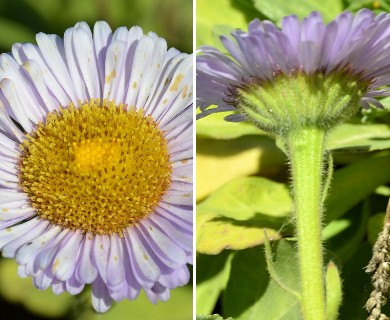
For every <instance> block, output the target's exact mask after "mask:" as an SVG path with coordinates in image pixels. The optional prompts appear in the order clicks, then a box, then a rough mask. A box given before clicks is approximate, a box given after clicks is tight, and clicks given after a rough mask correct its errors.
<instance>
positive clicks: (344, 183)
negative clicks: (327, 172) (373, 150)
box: [325, 152, 390, 223]
mask: <svg viewBox="0 0 390 320" xmlns="http://www.w3.org/2000/svg"><path fill="white" fill-rule="evenodd" d="M389 163H390V154H389V153H387V152H386V153H381V154H376V155H374V156H372V157H370V158H367V159H363V160H360V161H358V162H355V163H353V164H351V165H349V166H346V167H344V168H342V169H339V170H337V171H336V172H335V174H334V179H333V183H332V184H331V190H330V192H329V197H328V198H327V201H326V202H325V208H327V211H326V216H325V220H326V222H327V223H329V222H330V221H332V220H335V219H337V218H339V217H341V216H343V215H344V214H345V213H346V212H347V211H348V210H350V209H351V208H352V207H354V206H355V205H356V204H357V203H359V202H360V201H362V200H363V199H365V198H367V197H368V196H369V195H370V194H371V193H372V192H373V191H374V190H375V188H376V187H378V186H380V185H383V184H387V183H388V182H390V170H389Z"/></svg>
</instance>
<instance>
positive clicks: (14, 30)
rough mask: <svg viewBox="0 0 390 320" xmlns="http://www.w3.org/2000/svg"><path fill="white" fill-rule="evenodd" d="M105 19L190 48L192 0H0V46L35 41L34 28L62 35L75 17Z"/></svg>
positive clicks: (182, 48) (113, 25)
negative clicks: (152, 32)
mask: <svg viewBox="0 0 390 320" xmlns="http://www.w3.org/2000/svg"><path fill="white" fill-rule="evenodd" d="M97 20H105V21H107V22H108V23H109V24H110V26H111V28H112V29H116V28H118V27H120V26H127V27H131V26H134V25H139V26H141V27H142V28H143V30H144V32H149V31H154V32H156V33H157V34H158V35H159V36H161V37H163V38H165V39H167V41H168V45H169V46H170V47H175V48H177V49H179V50H180V51H184V52H192V0H164V1H157V0H55V1H53V0H12V1H10V0H0V49H1V51H2V52H7V51H9V50H10V48H11V45H12V44H13V43H15V42H35V34H36V33H38V32H44V33H54V34H58V35H61V34H62V35H63V33H64V31H65V30H66V29H67V28H69V27H71V26H73V25H74V24H75V23H76V22H78V21H86V22H88V24H89V25H90V26H93V24H94V23H95V22H96V21H97Z"/></svg>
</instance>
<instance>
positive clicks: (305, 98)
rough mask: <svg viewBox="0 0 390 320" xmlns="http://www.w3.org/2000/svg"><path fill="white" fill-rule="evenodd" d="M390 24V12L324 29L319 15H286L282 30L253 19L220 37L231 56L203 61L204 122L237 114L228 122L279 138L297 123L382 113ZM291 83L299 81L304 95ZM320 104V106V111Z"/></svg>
mask: <svg viewBox="0 0 390 320" xmlns="http://www.w3.org/2000/svg"><path fill="white" fill-rule="evenodd" d="M389 22H390V17H389V15H388V14H385V13H381V14H380V15H378V16H375V15H374V13H373V12H371V11H370V10H366V9H364V10H361V11H360V12H358V13H357V14H356V16H353V14H352V13H351V12H344V13H342V14H340V15H339V16H338V17H337V18H336V19H335V20H333V21H332V22H331V23H329V24H327V25H325V24H324V23H323V21H322V17H321V15H320V14H319V13H318V12H313V13H311V14H310V15H309V16H308V17H307V18H305V19H303V20H302V22H300V21H299V19H298V18H297V17H296V16H288V17H285V18H284V19H283V20H282V27H281V30H279V29H278V28H277V27H276V26H275V25H274V24H273V23H272V22H269V21H263V22H261V21H259V20H254V21H252V22H251V23H250V24H249V27H248V32H244V31H241V30H237V31H234V32H233V33H232V38H231V37H227V36H221V41H222V43H223V45H224V46H225V48H226V49H227V51H228V52H229V56H227V55H225V54H223V53H222V52H220V51H219V50H217V49H215V48H213V47H206V46H205V47H201V48H200V52H201V54H200V55H199V56H198V57H197V69H196V71H197V81H198V85H197V102H198V105H199V106H200V109H201V111H202V113H200V115H199V117H203V116H206V115H208V114H210V113H214V112H226V111H236V114H234V115H229V116H227V117H226V120H229V121H244V120H249V121H251V122H253V123H254V124H255V125H257V126H259V127H260V128H261V129H263V130H266V131H268V132H271V133H276V134H279V133H283V132H281V131H283V130H284V129H286V130H288V128H289V127H291V126H292V125H294V121H295V122H297V125H311V123H312V122H315V123H316V122H319V124H320V125H322V126H325V127H328V126H331V125H332V124H333V123H338V122H340V121H341V120H342V119H345V118H346V117H348V116H349V115H351V113H354V112H356V111H357V110H358V106H359V103H358V102H359V101H360V105H361V106H363V107H364V108H369V106H370V104H372V105H374V106H377V107H381V104H380V103H379V102H378V101H377V100H376V99H375V98H374V97H381V96H386V95H389V94H390V93H389V91H388V90H387V89H386V88H383V86H387V85H388V84H389V83H390V60H389V59H388V55H387V49H388V48H389V47H390V41H389V39H390V28H389ZM231 58H233V59H231ZM292 78H293V79H294V82H295V81H296V80H298V81H299V82H300V83H299V84H298V85H299V88H300V90H298V92H296V91H295V90H294V88H291V86H293V85H294V84H293V83H294V82H290V81H289V79H292ZM281 90H282V91H283V95H280V97H275V94H273V92H281ZM290 91H292V92H290ZM340 97H342V99H340ZM314 99H316V101H320V102H321V103H320V104H319V105H318V106H317V105H316V106H314ZM210 105H217V107H216V108H211V109H208V107H209V106H210ZM297 108H298V110H297ZM296 118H298V119H296ZM282 122H284V124H283V126H281V124H282ZM286 127H287V128H286Z"/></svg>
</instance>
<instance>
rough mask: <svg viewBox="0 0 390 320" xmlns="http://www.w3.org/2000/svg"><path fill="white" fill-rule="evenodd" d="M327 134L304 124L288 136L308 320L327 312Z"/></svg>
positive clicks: (313, 319)
mask: <svg viewBox="0 0 390 320" xmlns="http://www.w3.org/2000/svg"><path fill="white" fill-rule="evenodd" d="M325 135H326V134H325V130H322V129H318V128H305V127H303V128H302V127H301V128H298V129H296V130H293V131H291V132H290V133H289V134H288V136H287V147H288V151H289V156H290V163H291V170H292V184H293V196H294V205H295V212H294V213H295V214H294V220H295V226H296V232H297V238H298V252H299V265H300V275H301V290H302V312H303V316H304V319H305V320H324V319H325V314H326V312H325V310H326V306H325V285H324V267H323V258H322V243H321V216H322V198H323V196H322V193H323V186H322V181H323V178H322V173H323V166H324V153H325V149H324V145H325Z"/></svg>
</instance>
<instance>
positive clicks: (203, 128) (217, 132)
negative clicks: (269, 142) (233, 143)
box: [196, 112, 265, 139]
mask: <svg viewBox="0 0 390 320" xmlns="http://www.w3.org/2000/svg"><path fill="white" fill-rule="evenodd" d="M229 114H231V112H229V113H227V112H219V113H214V114H211V115H209V116H207V117H205V118H203V119H200V120H198V121H197V122H196V135H197V136H199V137H202V138H213V139H234V138H238V137H241V136H244V135H248V134H261V135H264V134H265V133H264V132H263V131H261V130H260V129H257V128H256V127H255V126H254V125H252V124H250V123H249V122H246V121H244V122H227V121H225V120H224V118H225V117H226V116H227V115H229Z"/></svg>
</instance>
